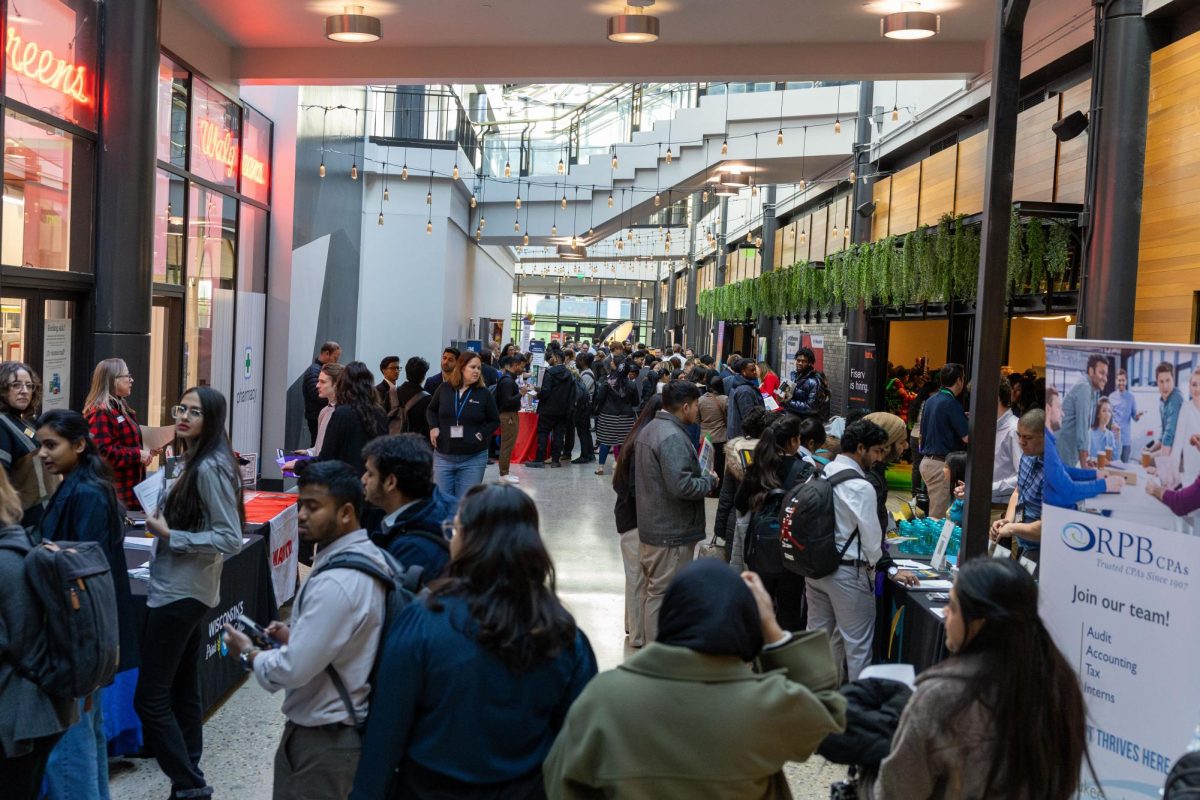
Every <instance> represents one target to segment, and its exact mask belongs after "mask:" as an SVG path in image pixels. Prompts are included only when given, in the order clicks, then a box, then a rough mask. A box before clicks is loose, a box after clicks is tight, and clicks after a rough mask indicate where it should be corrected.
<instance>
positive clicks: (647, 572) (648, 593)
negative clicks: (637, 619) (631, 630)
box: [638, 541, 696, 642]
mask: <svg viewBox="0 0 1200 800" xmlns="http://www.w3.org/2000/svg"><path fill="white" fill-rule="evenodd" d="M695 557H696V544H695V543H692V544H685V545H680V546H679V547H656V546H654V545H652V544H646V543H645V542H642V541H639V542H638V561H639V562H640V563H641V567H642V580H643V581H645V594H644V595H643V597H642V601H641V604H640V605H641V614H640V616H641V618H642V627H643V633H645V636H646V641H647V642H653V641H655V640H657V639H658V612H659V610H660V609H661V608H662V601H663V596H664V595H665V594H666V593H667V586H669V585H670V584H671V579H672V578H674V577H675V573H676V572H679V570H681V569H682V568H683V567H686V566H687V565H688V564H690V563H691V562H692V559H694V558H695Z"/></svg>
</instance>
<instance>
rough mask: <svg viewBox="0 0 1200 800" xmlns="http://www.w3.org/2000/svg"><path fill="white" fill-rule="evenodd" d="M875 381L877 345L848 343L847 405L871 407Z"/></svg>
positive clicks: (851, 407) (849, 406)
mask: <svg viewBox="0 0 1200 800" xmlns="http://www.w3.org/2000/svg"><path fill="white" fill-rule="evenodd" d="M874 383H875V345H873V344H869V343H867V342H847V343H846V407H847V408H848V409H850V410H854V409H859V408H861V409H866V410H868V411H869V410H870V409H871V395H872V394H873V390H874Z"/></svg>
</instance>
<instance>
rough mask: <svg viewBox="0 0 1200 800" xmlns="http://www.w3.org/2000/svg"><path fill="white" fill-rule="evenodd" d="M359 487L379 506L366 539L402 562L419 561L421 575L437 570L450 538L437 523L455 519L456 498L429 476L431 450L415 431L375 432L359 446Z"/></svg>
mask: <svg viewBox="0 0 1200 800" xmlns="http://www.w3.org/2000/svg"><path fill="white" fill-rule="evenodd" d="M363 460H364V461H365V462H366V471H364V472H363V476H362V480H363V488H364V489H365V492H366V498H367V501H368V502H369V503H371V504H372V505H375V506H378V507H379V508H380V509H382V510H383V512H384V514H385V515H386V516H384V518H383V523H382V525H381V527H380V529H379V530H377V531H371V541H373V542H374V543H375V544H376V545H378V546H379V547H381V548H383V549H384V550H387V551H388V552H389V553H391V554H392V556H394V557H395V559H396V560H397V561H399V562H400V564H401V565H402V566H404V567H405V568H408V567H413V566H417V567H421V568H422V569H423V570H424V573H423V575H422V576H421V580H422V582H423V583H428V582H429V581H432V580H434V579H435V578H438V577H440V576H441V574H442V571H443V570H444V569H445V568H446V564H447V563H449V561H450V540H449V539H447V538H446V535H445V533H443V529H442V524H443V523H444V522H447V521H453V520H454V512H455V509H456V507H457V506H458V502H457V501H456V500H455V499H454V498H453V497H450V496H449V495H447V494H446V493H445V492H443V491H442V490H441V489H439V488H438V487H437V485H436V484H434V482H433V450H432V449H431V448H430V447H429V441H428V440H427V439H425V438H423V437H421V436H418V435H417V434H415V433H402V434H400V435H398V436H380V437H379V438H378V439H372V440H371V441H370V442H367V446H366V447H365V448H363Z"/></svg>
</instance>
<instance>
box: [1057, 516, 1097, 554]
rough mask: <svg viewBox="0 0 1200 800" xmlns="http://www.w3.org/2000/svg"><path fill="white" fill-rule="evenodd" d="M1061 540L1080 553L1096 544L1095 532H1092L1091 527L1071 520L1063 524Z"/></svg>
mask: <svg viewBox="0 0 1200 800" xmlns="http://www.w3.org/2000/svg"><path fill="white" fill-rule="evenodd" d="M1062 540H1063V544H1065V545H1066V546H1067V547H1069V548H1071V549H1072V550H1078V551H1079V552H1081V553H1082V552H1084V551H1086V550H1091V549H1092V548H1093V547H1095V546H1096V534H1095V533H1093V532H1092V529H1091V528H1089V527H1088V526H1086V525H1080V524H1079V523H1078V522H1071V523H1068V524H1066V525H1064V526H1063V529H1062Z"/></svg>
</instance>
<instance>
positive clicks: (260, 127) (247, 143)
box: [241, 108, 271, 203]
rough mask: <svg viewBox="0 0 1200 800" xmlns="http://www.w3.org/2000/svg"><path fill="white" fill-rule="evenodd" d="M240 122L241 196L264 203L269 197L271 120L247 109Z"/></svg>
mask: <svg viewBox="0 0 1200 800" xmlns="http://www.w3.org/2000/svg"><path fill="white" fill-rule="evenodd" d="M242 122H243V126H242V158H241V161H242V166H241V180H242V183H241V189H242V194H244V195H246V196H247V197H249V198H250V199H252V200H257V201H258V202H260V203H266V202H267V201H268V200H270V196H271V174H270V170H269V168H268V165H269V164H270V163H271V120H269V119H267V118H266V117H264V116H263V115H262V114H260V113H258V112H257V111H255V110H254V109H252V108H247V109H246V110H245V116H244V117H243V120H242Z"/></svg>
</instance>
